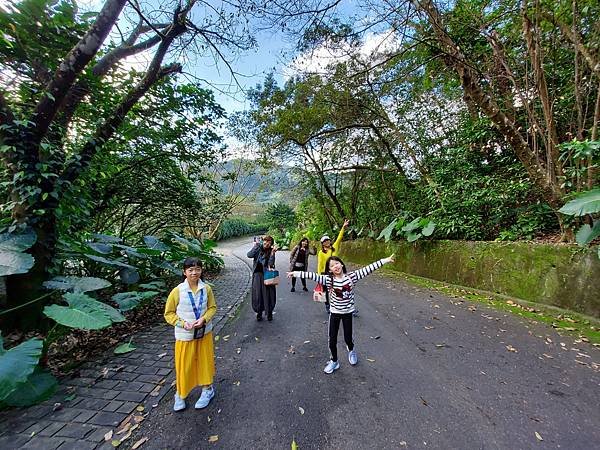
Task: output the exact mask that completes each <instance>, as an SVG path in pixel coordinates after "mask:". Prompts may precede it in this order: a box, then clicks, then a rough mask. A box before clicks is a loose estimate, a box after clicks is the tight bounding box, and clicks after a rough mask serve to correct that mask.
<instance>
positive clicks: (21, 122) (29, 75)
mask: <svg viewBox="0 0 600 450" xmlns="http://www.w3.org/2000/svg"><path fill="white" fill-rule="evenodd" d="M126 4H128V5H129V6H127V9H128V10H129V9H131V10H129V11H127V16H125V15H124V14H123V11H124V8H125V7H126ZM292 7H293V8H292ZM286 8H289V10H288V9H286ZM303 8H304V4H303V3H302V2H300V3H295V2H283V3H282V4H280V5H278V6H277V8H273V9H272V11H271V12H270V13H269V15H268V18H269V19H270V20H271V22H272V23H280V22H278V21H284V20H285V17H288V18H289V17H291V16H292V15H295V16H297V17H300V16H303V15H308V16H315V15H318V14H320V11H318V10H315V9H310V8H307V9H305V10H303ZM193 10H194V11H193ZM253 11H254V12H255V13H256V14H257V15H259V16H261V15H262V16H264V17H267V15H266V14H265V9H264V8H262V7H260V6H259V7H257V5H255V4H254V2H245V1H244V2H239V3H238V4H228V3H224V4H223V5H222V6H220V7H215V6H213V5H211V4H208V3H202V2H197V1H196V0H187V1H185V2H184V3H183V4H182V3H181V2H168V3H163V5H161V7H159V8H158V9H156V10H154V11H147V12H144V11H142V10H141V9H140V8H139V7H138V6H137V4H136V3H128V2H127V0H106V1H105V3H104V5H103V7H102V8H101V10H100V11H99V12H98V13H97V14H80V13H79V11H78V10H77V8H76V6H75V4H74V3H73V2H70V1H66V0H59V1H58V2H55V1H51V0H23V1H22V2H20V3H15V4H11V5H10V6H9V7H7V8H3V9H2V10H1V13H0V25H1V28H2V30H3V34H2V36H1V37H0V58H1V59H0V65H1V67H2V73H3V78H2V91H0V132H1V134H0V153H1V157H2V161H3V163H4V169H5V175H6V178H7V179H9V180H11V181H12V183H9V185H8V196H9V198H10V201H9V202H8V203H7V204H6V205H5V208H6V210H7V212H9V213H10V217H11V219H12V224H11V225H10V230H11V231H15V230H18V229H25V228H27V227H30V228H31V229H33V231H34V233H35V235H36V237H37V240H36V242H35V244H34V245H33V247H32V248H31V250H30V253H31V254H32V255H33V257H34V258H35V265H34V267H33V268H32V270H31V271H30V272H28V273H27V274H23V275H16V276H11V277H9V279H8V284H7V288H8V295H9V297H10V298H12V299H17V298H18V301H19V302H23V301H26V300H27V298H31V297H32V296H35V295H36V293H37V291H38V289H39V287H40V286H41V283H42V281H43V280H44V278H46V277H47V270H48V268H49V267H50V266H51V263H52V260H53V257H54V254H55V252H56V244H57V241H58V237H59V236H58V231H59V222H60V219H61V214H62V210H61V207H62V203H63V202H64V201H65V199H66V198H68V197H69V196H72V195H73V193H74V191H76V190H75V189H74V186H77V184H78V183H81V180H83V177H84V176H85V174H86V173H87V172H88V171H89V170H90V169H91V167H92V166H93V164H94V161H96V160H97V159H98V157H99V155H102V154H106V153H107V152H110V148H109V147H110V145H111V140H113V139H115V133H117V131H118V130H119V129H120V128H121V127H122V126H123V123H124V121H125V120H126V118H127V116H128V115H129V114H133V113H134V110H135V106H136V105H137V104H138V103H139V101H140V100H141V99H142V98H143V97H144V96H145V95H146V94H147V93H148V92H149V91H150V90H151V89H152V88H153V87H155V86H156V85H157V84H158V83H160V82H161V81H162V80H164V79H166V78H169V77H173V76H175V75H176V74H178V73H181V72H182V70H183V67H182V65H181V63H179V62H178V61H179V60H180V59H185V58H181V57H182V56H185V55H187V57H191V56H192V54H194V53H195V54H196V55H198V56H206V55H208V56H210V55H213V56H214V57H215V58H218V59H220V60H221V61H222V62H223V63H224V64H225V65H227V64H228V59H227V57H226V54H227V55H229V54H235V53H236V52H239V51H244V50H247V49H250V48H252V47H253V46H254V45H255V40H254V38H253V36H252V32H251V30H250V29H249V22H248V16H249V15H250V14H252V12H253ZM132 16H133V17H137V21H136V23H134V24H131V26H129V24H127V17H132ZM117 22H119V32H121V31H123V32H124V34H121V33H119V34H118V35H117V34H115V35H114V39H113V38H111V40H110V42H108V43H105V41H106V39H107V37H108V36H109V34H110V33H111V31H112V30H113V29H114V28H115V27H116V25H117ZM38 23H42V24H43V25H42V26H41V27H40V26H38ZM56 30H59V31H60V32H59V33H56ZM57 34H58V35H59V38H58V39H57V38H56V36H57ZM118 36H120V40H119V37H118ZM142 52H144V53H145V54H149V55H151V60H150V62H149V64H148V66H147V67H146V69H145V71H144V72H143V73H141V74H140V75H139V76H135V77H132V78H128V77H123V76H122V69H121V68H120V67H121V65H122V63H123V61H124V60H125V59H126V58H127V57H130V56H133V55H137V54H140V53H142ZM229 67H230V66H229ZM121 78H125V81H126V82H129V84H126V85H124V87H126V89H125V92H124V93H121V92H120V91H119V90H118V89H114V88H115V85H119V81H120V79H121ZM90 109H92V110H95V113H94V115H93V116H86V115H85V114H84V113H85V111H86V110H87V111H89V110H90ZM24 293H26V294H24Z"/></svg>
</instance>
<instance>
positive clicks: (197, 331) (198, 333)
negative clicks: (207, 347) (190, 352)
mask: <svg viewBox="0 0 600 450" xmlns="http://www.w3.org/2000/svg"><path fill="white" fill-rule="evenodd" d="M205 331H206V325H202V326H201V327H200V328H194V339H202V338H203V337H204V332H205Z"/></svg>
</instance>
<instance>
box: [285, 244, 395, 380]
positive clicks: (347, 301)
mask: <svg viewBox="0 0 600 450" xmlns="http://www.w3.org/2000/svg"><path fill="white" fill-rule="evenodd" d="M389 262H394V255H391V256H389V257H387V258H383V259H380V260H379V261H375V262H373V263H371V264H369V265H368V266H365V267H362V268H360V269H358V270H355V271H353V272H350V273H347V271H346V265H345V264H344V262H343V261H342V260H341V259H340V258H338V257H337V256H331V257H329V259H328V260H327V263H326V267H327V275H322V274H319V273H315V272H299V271H292V272H288V273H287V276H288V278H290V277H300V278H310V279H312V280H314V281H317V282H319V283H321V284H322V285H324V286H325V287H326V289H327V291H329V299H330V302H331V306H330V313H329V350H330V351H331V360H330V361H329V362H328V363H327V365H326V366H325V369H324V372H325V373H333V372H334V371H335V370H337V369H339V368H340V363H339V362H338V354H337V335H338V331H339V329H340V322H341V323H342V325H343V327H344V341H345V342H346V347H347V348H348V361H349V362H350V364H351V365H355V364H356V363H358V355H357V354H356V350H355V349H354V340H353V338H352V313H353V312H354V310H355V306H354V286H355V285H356V282H357V281H358V280H360V279H361V278H364V277H366V276H367V275H369V274H371V273H373V271H375V270H377V269H379V268H380V267H382V266H383V265H384V264H386V263H389Z"/></svg>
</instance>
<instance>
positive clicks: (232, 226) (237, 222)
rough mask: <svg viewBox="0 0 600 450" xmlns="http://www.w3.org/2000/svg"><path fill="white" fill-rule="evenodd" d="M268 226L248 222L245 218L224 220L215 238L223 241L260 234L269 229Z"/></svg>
mask: <svg viewBox="0 0 600 450" xmlns="http://www.w3.org/2000/svg"><path fill="white" fill-rule="evenodd" d="M267 228H268V227H267V226H266V225H263V224H260V223H248V222H246V221H245V220H243V219H227V220H224V221H223V222H222V223H221V224H220V225H219V228H218V229H217V232H216V234H215V239H216V240H217V241H221V240H224V239H229V238H232V237H237V236H247V235H250V234H260V233H264V232H265V231H266V230H267Z"/></svg>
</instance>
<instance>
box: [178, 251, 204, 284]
mask: <svg viewBox="0 0 600 450" xmlns="http://www.w3.org/2000/svg"><path fill="white" fill-rule="evenodd" d="M190 267H200V268H201V269H202V274H201V275H200V279H201V280H202V281H204V267H202V261H201V260H200V258H196V257H195V256H188V257H187V258H185V259H184V261H183V271H184V272H185V271H186V270H187V269H189V268H190ZM183 279H184V280H185V274H184V275H183Z"/></svg>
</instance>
